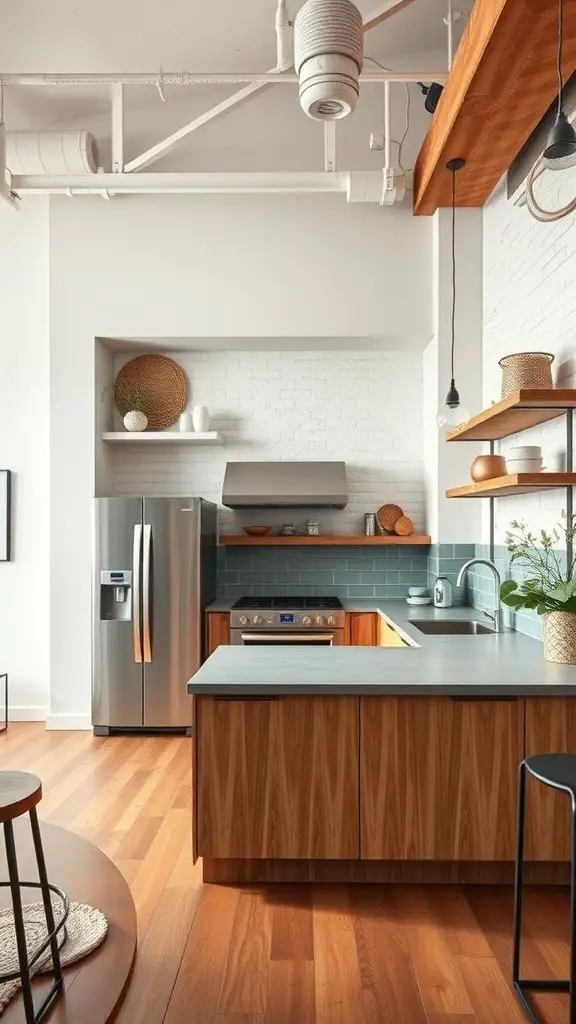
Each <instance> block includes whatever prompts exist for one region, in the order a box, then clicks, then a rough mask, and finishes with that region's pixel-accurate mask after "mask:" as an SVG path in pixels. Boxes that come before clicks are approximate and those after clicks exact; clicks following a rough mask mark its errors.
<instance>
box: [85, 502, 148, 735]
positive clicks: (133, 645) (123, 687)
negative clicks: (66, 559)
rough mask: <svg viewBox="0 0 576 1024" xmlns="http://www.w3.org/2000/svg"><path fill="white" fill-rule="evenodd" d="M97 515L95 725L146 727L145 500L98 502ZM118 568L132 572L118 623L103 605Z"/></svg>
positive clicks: (94, 558) (94, 553)
mask: <svg viewBox="0 0 576 1024" xmlns="http://www.w3.org/2000/svg"><path fill="white" fill-rule="evenodd" d="M93 516H94V522H93V544H94V548H93V552H92V617H93V628H92V724H93V726H95V727H96V728H98V727H120V728H122V727H130V726H138V725H142V685H143V667H142V649H141V639H140V637H141V629H140V627H141V621H140V616H141V609H140V604H139V579H140V574H141V558H142V551H141V531H142V499H141V498H99V499H98V500H97V501H95V502H94V513H93ZM114 570H116V571H125V572H129V573H131V576H130V577H129V578H130V587H129V589H128V590H127V592H126V595H125V599H126V600H128V601H129V602H130V604H129V607H124V608H122V616H123V617H122V618H117V619H115V618H111V617H105V618H104V617H103V616H108V614H109V611H108V609H107V608H106V607H105V606H104V605H103V598H102V593H103V583H102V580H104V579H106V578H108V576H109V574H110V573H111V572H112V571H114ZM103 574H104V575H103ZM127 578H128V577H127ZM114 589H115V590H120V589H122V588H120V587H118V588H114ZM107 596H108V595H107ZM115 599H117V595H115V597H114V598H113V600H115Z"/></svg>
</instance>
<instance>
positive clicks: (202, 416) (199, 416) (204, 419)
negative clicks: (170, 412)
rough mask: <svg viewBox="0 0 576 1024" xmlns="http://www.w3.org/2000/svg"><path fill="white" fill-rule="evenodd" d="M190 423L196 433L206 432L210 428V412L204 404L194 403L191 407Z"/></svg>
mask: <svg viewBox="0 0 576 1024" xmlns="http://www.w3.org/2000/svg"><path fill="white" fill-rule="evenodd" d="M192 423H193V424H194V430H195V431H196V433H197V434H207V433H208V431H209V430H210V413H209V412H208V409H207V408H206V406H205V405H195V406H194V408H193V409H192Z"/></svg>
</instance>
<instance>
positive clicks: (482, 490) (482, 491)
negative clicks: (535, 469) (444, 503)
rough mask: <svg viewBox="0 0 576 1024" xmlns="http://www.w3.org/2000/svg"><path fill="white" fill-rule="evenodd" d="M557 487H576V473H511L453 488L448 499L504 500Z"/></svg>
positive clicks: (448, 492)
mask: <svg viewBox="0 0 576 1024" xmlns="http://www.w3.org/2000/svg"><path fill="white" fill-rule="evenodd" d="M556 487H576V473H511V474H510V475H509V476H497V477H495V478H494V479H493V480H483V481H482V483H479V484H465V485H464V487H451V488H450V490H449V491H446V497H447V498H503V497H505V496H506V495H512V494H531V493H532V492H533V491H547V490H551V489H553V488H556Z"/></svg>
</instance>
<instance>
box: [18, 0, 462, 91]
mask: <svg viewBox="0 0 576 1024" xmlns="http://www.w3.org/2000/svg"><path fill="white" fill-rule="evenodd" d="M357 3H358V6H359V7H360V9H361V11H362V13H363V14H364V15H367V14H369V13H370V12H372V11H373V9H374V8H375V7H377V0H357ZM299 6H300V4H299V3H298V2H292V3H289V8H290V13H291V14H295V13H296V10H297V8H298V7H299ZM455 6H456V7H459V8H460V9H461V10H464V11H466V10H469V9H470V7H471V6H472V0H459V2H457V3H456V4H455ZM275 8H276V0H249V2H247V0H224V2H223V3H214V2H212V3H211V2H209V0H164V2H163V3H156V2H151V0H120V2H119V0H98V3H94V0H73V2H71V0H50V2H44V3H39V2H38V0H4V2H3V3H2V5H1V8H0V68H1V69H2V71H3V72H4V73H7V72H16V71H22V72H24V71H29V72H34V71H52V72H70V71H103V72H104V71H107V72H114V71H153V70H155V69H156V68H157V67H159V66H160V65H162V66H163V67H164V68H166V69H167V70H174V71H175V70H180V69H184V68H188V69H190V70H192V69H195V70H203V71H210V70H230V71H234V70H239V71H240V70H255V71H259V70H263V69H264V68H267V67H269V66H273V65H274V63H275V35H274V12H275ZM445 10H446V0H415V2H414V3H412V4H410V5H409V6H408V7H406V8H404V9H403V10H401V11H399V12H398V13H397V14H395V15H394V17H392V18H390V19H388V20H386V21H385V22H383V23H382V25H380V26H378V27H377V28H375V29H374V30H372V32H371V33H370V36H369V41H367V50H368V52H371V53H374V55H375V56H376V57H378V58H379V59H382V58H393V57H394V56H395V55H396V54H407V53H410V52H419V51H422V50H434V49H437V48H440V47H442V46H443V45H444V43H445V39H446V28H445V26H444V24H443V21H442V19H443V15H444V13H445Z"/></svg>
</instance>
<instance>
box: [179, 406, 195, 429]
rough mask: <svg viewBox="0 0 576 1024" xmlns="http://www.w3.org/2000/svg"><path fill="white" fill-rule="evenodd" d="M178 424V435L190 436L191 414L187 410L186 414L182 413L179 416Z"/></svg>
mask: <svg viewBox="0 0 576 1024" xmlns="http://www.w3.org/2000/svg"><path fill="white" fill-rule="evenodd" d="M179 423H180V433H181V434H190V433H191V431H192V414H191V412H190V410H189V409H186V412H183V413H182V414H181V416H180V420H179Z"/></svg>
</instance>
